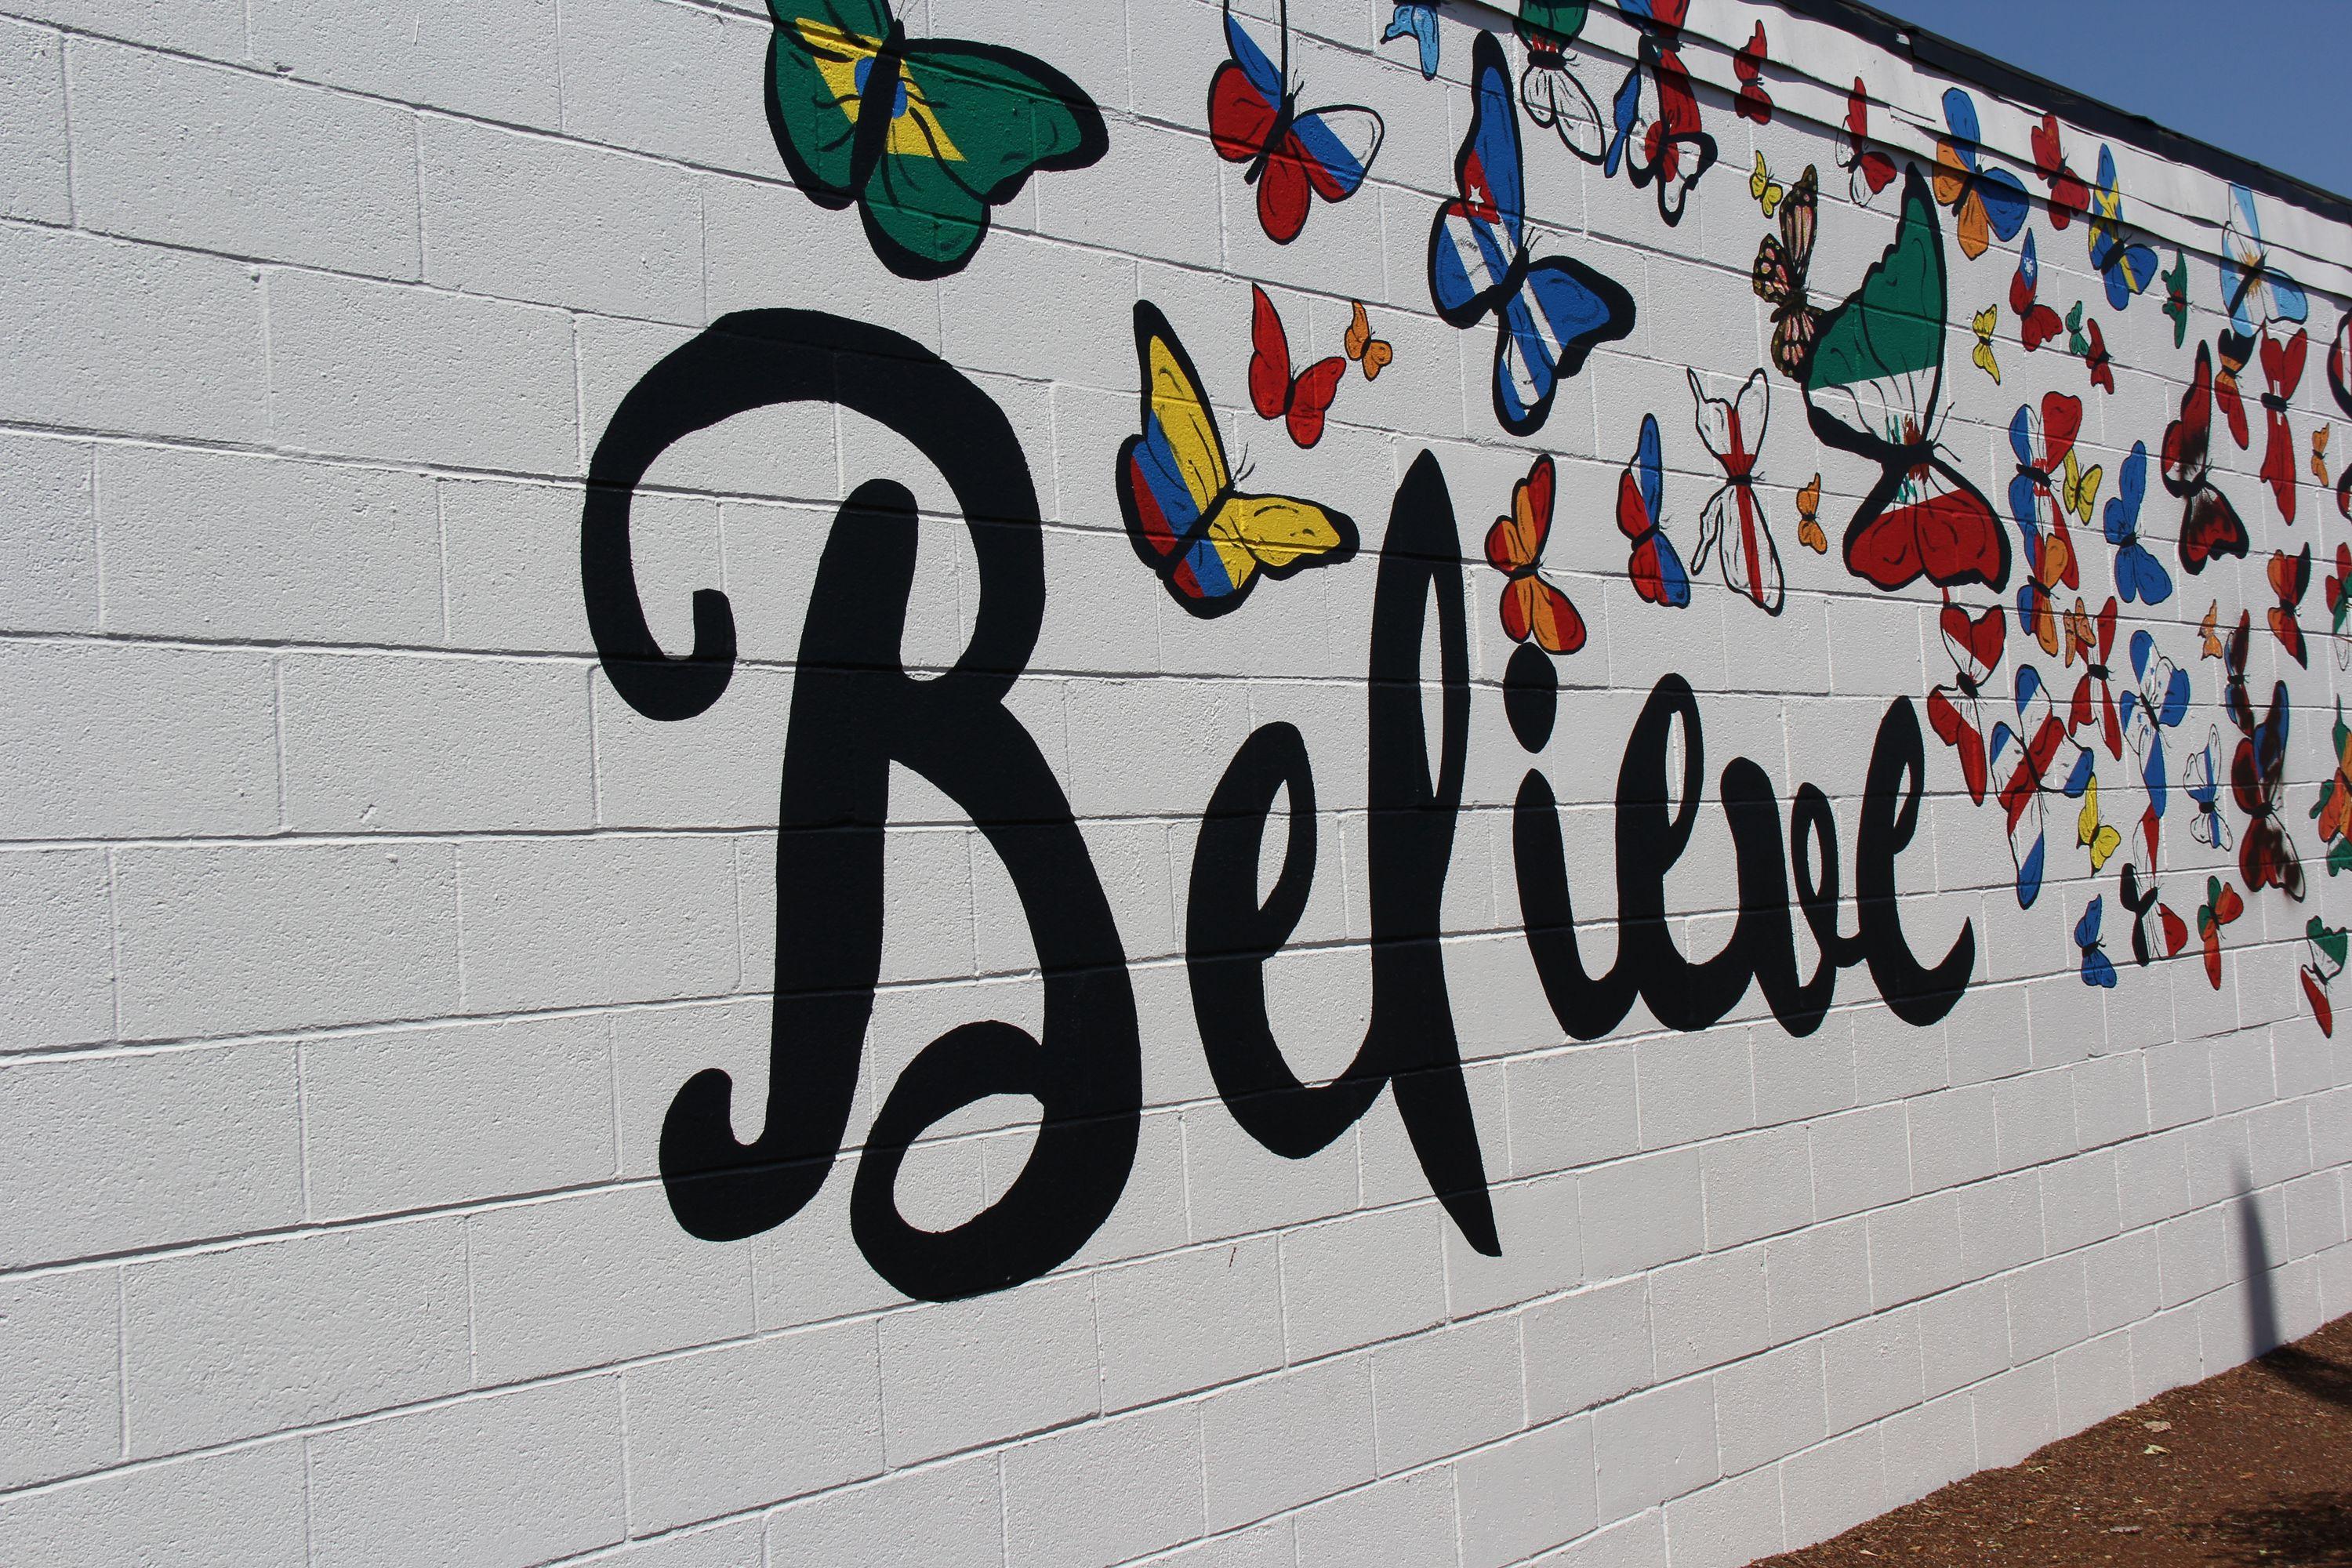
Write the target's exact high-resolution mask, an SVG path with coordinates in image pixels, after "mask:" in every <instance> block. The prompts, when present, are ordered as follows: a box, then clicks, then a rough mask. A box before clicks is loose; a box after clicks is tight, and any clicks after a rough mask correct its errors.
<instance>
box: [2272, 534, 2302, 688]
mask: <svg viewBox="0 0 2352 1568" xmlns="http://www.w3.org/2000/svg"><path fill="white" fill-rule="evenodd" d="M2270 578H2271V591H2272V592H2273V593H2274V594H2276V595H2278V603H2277V604H2275V605H2272V606H2271V636H2273V637H2276V638H2278V641H2279V647H2283V648H2284V649H2286V651H2287V657H2288V658H2292V659H2294V662H2295V663H2297V664H2299V665H2301V666H2302V667H2303V668H2305V669H2309V668H2311V660H2310V659H2309V658H2307V657H2305V648H2304V644H2303V624H2302V623H2301V622H2299V621H2297V620H2296V619H2295V618H2294V616H2295V612H2296V611H2297V610H2299V609H2301V608H2302V607H2303V595H2304V593H2305V590H2307V589H2308V588H2309V587H2310V586H2311V546H2310V545H2308V544H2306V545H2305V546H2304V547H2303V550H2302V552H2301V553H2300V554H2296V555H2289V554H2288V553H2287V552H2285V551H2284V550H2273V551H2272V552H2271V565H2270Z"/></svg>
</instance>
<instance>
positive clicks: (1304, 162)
mask: <svg viewBox="0 0 2352 1568" xmlns="http://www.w3.org/2000/svg"><path fill="white" fill-rule="evenodd" d="M1387 134H1388V128H1387V125H1386V124H1385V122H1383V121H1381V117H1380V115H1379V114H1378V113H1377V112H1376V111H1374V110H1370V109H1367V108H1365V107H1364V106H1363V105H1361V104H1357V103H1343V104H1333V105H1330V106H1329V107H1328V108H1323V109H1314V110H1307V112H1305V113H1303V114H1301V115H1299V116H1298V117H1297V119H1295V120H1293V121H1291V122H1290V136H1291V142H1293V143H1295V147H1294V148H1293V156H1294V157H1296V158H1297V161H1298V163H1300V165H1301V167H1302V168H1303V169H1304V170H1305V171H1306V174H1307V184H1310V185H1312V186H1314V187H1315V194H1316V195H1318V196H1321V197H1322V198H1323V199H1324V200H1325V201H1327V202H1343V201H1346V200H1347V199H1348V198H1349V196H1352V195H1355V194H1356V192H1357V191H1358V190H1360V188H1362V186H1363V184H1364V180H1365V178H1366V176H1368V175H1369V174H1370V173H1371V172H1372V160H1373V159H1374V158H1376V157H1378V156H1379V155H1380V151H1381V141H1382V140H1383V139H1384V138H1385V137H1386V136H1387Z"/></svg>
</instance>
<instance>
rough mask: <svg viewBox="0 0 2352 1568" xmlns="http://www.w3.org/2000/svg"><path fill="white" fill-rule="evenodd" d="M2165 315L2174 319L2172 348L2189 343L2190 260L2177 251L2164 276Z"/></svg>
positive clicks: (2173, 254)
mask: <svg viewBox="0 0 2352 1568" xmlns="http://www.w3.org/2000/svg"><path fill="white" fill-rule="evenodd" d="M2164 313H2165V314H2166V315H2168V316H2169V317H2171V318H2172V346H2173V347H2174V348H2179V347H2180V345H2181V344H2183V343H2185V342H2188V341H2189V258H2188V257H2187V256H2185V255H2183V254H2182V253H2181V252H2179V251H2178V250H2176V251H2174V252H2173V253H2172V266H2171V268H2170V269H2169V270H2168V271H2167V272H2166V273H2165V275H2164Z"/></svg>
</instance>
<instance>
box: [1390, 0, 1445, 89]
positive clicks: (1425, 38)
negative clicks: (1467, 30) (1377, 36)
mask: <svg viewBox="0 0 2352 1568" xmlns="http://www.w3.org/2000/svg"><path fill="white" fill-rule="evenodd" d="M1397 38H1412V39H1415V40H1417V41H1418V42H1419V43H1420V45H1421V79H1423V81H1427V80H1428V79H1430V78H1432V77H1433V76H1435V75H1436V74H1437V8H1436V7H1435V6H1433V5H1399V6H1398V7H1397V8H1396V13H1395V15H1393V16H1391V17H1390V18H1389V30H1388V31H1387V32H1385V33H1382V34H1381V42H1382V43H1384V44H1385V43H1389V42H1391V41H1392V40H1394V39H1397Z"/></svg>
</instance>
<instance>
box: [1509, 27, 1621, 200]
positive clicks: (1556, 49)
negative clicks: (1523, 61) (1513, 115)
mask: <svg viewBox="0 0 2352 1568" xmlns="http://www.w3.org/2000/svg"><path fill="white" fill-rule="evenodd" d="M1587 8H1588V7H1587V0H1520V5H1519V20H1518V27H1517V31H1518V35H1519V41H1520V42H1521V43H1523V44H1525V45H1527V47H1528V68H1527V69H1526V70H1524V71H1522V72H1520V73H1519V102H1520V103H1522V104H1523V105H1525V106H1526V108H1527V111H1528V119H1529V120H1530V121H1534V122H1535V123H1536V124H1537V125H1538V127H1541V128H1543V129H1546V130H1549V131H1552V132H1557V133H1558V134H1559V140H1560V142H1561V144H1562V145H1563V146H1565V147H1567V149H1568V150H1569V151H1570V152H1571V153H1575V154H1576V155H1577V156H1578V157H1580V158H1581V159H1583V160H1584V161H1585V162H1586V163H1596V164H1597V163H1600V162H1601V160H1602V159H1603V158H1605V157H1607V156H1608V153H1609V131H1608V128H1607V127H1606V126H1604V125H1602V124H1601V109H1600V106H1599V105H1597V104H1595V103H1594V102H1593V101H1592V94H1591V92H1589V91H1587V90H1586V89H1585V86H1584V83H1583V82H1581V81H1580V80H1579V79H1577V75H1576V73H1575V72H1574V71H1573V70H1571V69H1570V68H1569V64H1568V61H1569V50H1568V46H1569V45H1570V44H1571V43H1573V42H1574V41H1575V40H1576V37H1577V35H1578V34H1580V33H1581V32H1582V31H1584V16H1585V12H1586V10H1587Z"/></svg>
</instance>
